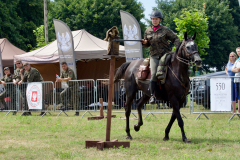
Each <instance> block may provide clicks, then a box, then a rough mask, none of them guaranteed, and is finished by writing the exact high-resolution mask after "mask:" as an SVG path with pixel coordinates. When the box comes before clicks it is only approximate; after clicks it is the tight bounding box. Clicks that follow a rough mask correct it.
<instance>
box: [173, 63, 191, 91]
mask: <svg viewBox="0 0 240 160" xmlns="http://www.w3.org/2000/svg"><path fill="white" fill-rule="evenodd" d="M168 68H169V69H170V70H171V72H172V74H173V75H174V77H175V78H176V79H177V80H178V81H179V82H180V83H181V85H182V86H183V87H184V88H185V90H186V92H187V88H186V87H185V85H184V84H183V83H182V81H181V80H180V79H178V77H177V76H176V74H175V73H174V72H173V70H172V69H171V68H170V67H169V65H168Z"/></svg>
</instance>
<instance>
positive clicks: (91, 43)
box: [14, 29, 125, 64]
mask: <svg viewBox="0 0 240 160" xmlns="http://www.w3.org/2000/svg"><path fill="white" fill-rule="evenodd" d="M72 35H73V41H74V51H75V59H76V60H81V59H104V58H108V56H104V55H106V54H107V49H108V42H107V41H104V40H101V39H99V38H97V37H95V36H93V35H91V34H90V33H88V32H87V31H86V30H84V29H82V30H77V31H72ZM119 56H122V57H125V48H124V46H121V45H120V47H119ZM17 59H20V60H22V62H23V63H24V62H28V63H31V64H38V63H55V62H59V56H58V47H57V40H55V41H53V42H51V43H50V44H48V45H46V46H44V47H42V48H39V49H37V50H34V51H31V52H27V53H25V54H21V55H14V62H15V61H16V60H17Z"/></svg>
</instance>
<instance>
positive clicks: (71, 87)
mask: <svg viewBox="0 0 240 160" xmlns="http://www.w3.org/2000/svg"><path fill="white" fill-rule="evenodd" d="M61 66H62V69H63V71H62V73H61V76H60V78H57V79H56V81H57V82H61V81H66V82H67V84H68V87H67V88H65V89H64V90H63V91H62V92H61V93H60V96H61V102H62V104H63V105H64V106H63V107H62V108H60V110H68V109H69V108H70V107H71V106H70V105H72V104H73V102H74V103H75V105H74V106H76V102H77V101H78V99H77V97H78V90H79V86H78V83H77V82H69V81H70V80H77V78H76V76H75V74H74V71H73V70H72V69H71V68H69V67H68V65H67V63H66V62H62V63H61ZM71 94H72V95H71ZM68 97H72V99H71V102H70V104H69V103H68V102H67V99H68ZM75 110H77V108H76V107H75ZM75 116H79V112H78V111H76V113H75Z"/></svg>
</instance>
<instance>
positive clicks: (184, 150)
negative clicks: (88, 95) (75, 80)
mask: <svg viewBox="0 0 240 160" xmlns="http://www.w3.org/2000/svg"><path fill="white" fill-rule="evenodd" d="M5 114H6V112H5V113H3V112H1V113H0V122H1V123H0V125H1V130H0V132H1V134H0V141H1V143H0V159H224V160H225V159H240V119H239V118H238V117H237V116H235V117H234V118H233V120H232V121H230V122H228V119H229V118H230V117H231V115H208V117H209V118H210V119H209V120H207V119H206V118H205V117H204V116H201V117H200V119H199V120H195V118H196V117H197V115H196V114H194V115H193V114H192V115H186V116H187V119H185V118H184V119H183V120H184V123H185V131H186V135H187V137H188V139H190V140H191V141H192V143H191V144H185V143H183V142H182V139H181V132H180V128H179V127H178V125H177V123H176V122H175V123H174V125H173V127H172V130H171V132H170V140H169V141H167V142H164V141H163V140H162V139H163V137H164V130H165V127H166V126H167V124H168V122H169V119H170V115H169V114H156V117H157V118H155V117H153V116H151V115H149V116H148V117H147V118H146V119H145V120H144V125H143V126H142V128H141V130H140V131H139V132H135V131H134V129H133V125H134V124H136V123H137V120H136V119H134V116H132V115H131V120H130V126H131V133H132V136H133V140H131V143H130V146H131V147H130V148H119V149H104V150H103V151H97V150H96V148H90V149H85V141H86V140H105V136H106V119H105V120H99V121H96V120H95V121H87V116H89V114H86V115H85V116H84V117H83V118H82V119H81V117H74V116H73V114H74V113H69V117H67V116H65V115H64V114H62V115H60V117H58V118H56V115H57V113H54V114H53V116H49V115H47V116H44V117H43V118H40V117H37V116H36V115H37V113H34V115H33V116H22V117H20V113H18V115H17V116H13V115H11V114H10V115H8V116H5ZM92 114H94V115H98V113H95V112H93V113H92ZM114 114H115V113H114ZM116 115H117V118H114V119H112V128H111V139H118V140H119V141H126V139H125V137H126V133H125V119H124V118H125V116H124V114H123V113H118V114H116ZM143 116H144V117H145V116H146V114H143Z"/></svg>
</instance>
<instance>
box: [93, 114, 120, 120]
mask: <svg viewBox="0 0 240 160" xmlns="http://www.w3.org/2000/svg"><path fill="white" fill-rule="evenodd" d="M104 118H107V116H96V117H88V120H99V119H104ZM112 118H116V115H112Z"/></svg>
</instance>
